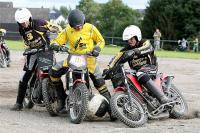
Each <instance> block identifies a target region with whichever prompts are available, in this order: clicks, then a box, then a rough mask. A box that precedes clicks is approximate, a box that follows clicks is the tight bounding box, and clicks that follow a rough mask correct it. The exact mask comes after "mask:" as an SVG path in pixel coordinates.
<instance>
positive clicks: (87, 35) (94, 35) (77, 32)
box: [50, 9, 112, 120]
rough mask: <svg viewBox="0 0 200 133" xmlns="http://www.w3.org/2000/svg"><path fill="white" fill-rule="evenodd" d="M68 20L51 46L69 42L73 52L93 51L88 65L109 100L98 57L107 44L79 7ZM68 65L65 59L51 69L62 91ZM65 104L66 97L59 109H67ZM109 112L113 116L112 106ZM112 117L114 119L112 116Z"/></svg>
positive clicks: (53, 78) (54, 80)
mask: <svg viewBox="0 0 200 133" xmlns="http://www.w3.org/2000/svg"><path fill="white" fill-rule="evenodd" d="M68 22H69V24H68V25H67V27H66V29H65V30H63V31H62V32H61V33H60V34H59V35H58V36H57V38H56V39H55V40H54V41H53V42H52V43H51V46H52V47H54V49H55V48H56V47H57V48H59V46H60V45H63V44H66V43H69V51H70V52H71V53H75V54H86V53H89V52H91V53H92V55H93V56H88V57H87V67H88V70H89V73H90V78H91V79H92V81H93V83H94V86H95V88H96V89H97V90H98V91H99V93H100V94H101V95H103V96H104V97H105V98H106V99H108V101H109V99H110V93H109V91H108V89H107V87H106V85H105V80H104V79H103V77H102V74H101V71H100V68H99V65H98V64H97V59H96V57H98V56H99V53H100V51H101V50H102V49H103V47H104V45H105V41H104V39H103V37H102V35H101V33H100V32H99V31H98V30H97V28H96V27H95V26H94V25H92V24H89V23H85V15H84V14H83V12H82V11H80V10H78V9H75V10H72V11H71V12H70V13H69V16H68ZM58 44H59V45H58ZM67 66H68V65H67V61H66V60H64V61H61V62H59V63H58V64H56V65H55V66H53V67H52V69H51V71H50V75H51V79H52V81H53V82H54V83H55V85H56V86H57V87H58V86H59V87H60V91H62V93H65V92H64V91H63V90H64V89H63V83H62V81H61V79H60V77H61V76H62V75H63V74H65V70H66V69H67ZM64 105H65V99H63V101H62V104H61V106H60V109H59V110H63V109H65V108H64ZM108 113H109V115H110V116H111V110H110V108H109V110H108ZM110 118H111V120H112V116H111V117H110Z"/></svg>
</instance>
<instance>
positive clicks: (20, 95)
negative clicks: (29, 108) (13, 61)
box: [11, 81, 27, 111]
mask: <svg viewBox="0 0 200 133" xmlns="http://www.w3.org/2000/svg"><path fill="white" fill-rule="evenodd" d="M26 88H27V85H26V84H24V83H23V82H21V81H20V82H19V87H18V94H17V101H16V104H15V105H14V106H13V107H12V108H11V110H12V111H20V110H22V108H23V104H22V103H23V100H24V97H25V94H26Z"/></svg>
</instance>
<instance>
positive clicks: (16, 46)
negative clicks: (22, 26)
mask: <svg viewBox="0 0 200 133" xmlns="http://www.w3.org/2000/svg"><path fill="white" fill-rule="evenodd" d="M6 44H7V45H8V47H9V48H10V49H12V50H23V49H24V44H23V42H22V41H11V40H6Z"/></svg>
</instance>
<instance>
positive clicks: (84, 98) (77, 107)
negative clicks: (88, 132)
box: [69, 83, 89, 124]
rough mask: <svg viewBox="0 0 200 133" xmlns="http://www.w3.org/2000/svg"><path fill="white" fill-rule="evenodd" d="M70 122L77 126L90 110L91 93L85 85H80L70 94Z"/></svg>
mask: <svg viewBox="0 0 200 133" xmlns="http://www.w3.org/2000/svg"><path fill="white" fill-rule="evenodd" d="M69 99H70V103H69V104H70V109H69V111H70V113H69V115H70V121H71V122H72V123H75V124H79V123H81V122H82V121H83V120H84V118H85V116H86V114H87V110H88V101H89V91H88V88H87V86H86V85H85V84H84V83H78V84H77V85H76V86H75V87H74V88H73V90H71V91H70V94H69Z"/></svg>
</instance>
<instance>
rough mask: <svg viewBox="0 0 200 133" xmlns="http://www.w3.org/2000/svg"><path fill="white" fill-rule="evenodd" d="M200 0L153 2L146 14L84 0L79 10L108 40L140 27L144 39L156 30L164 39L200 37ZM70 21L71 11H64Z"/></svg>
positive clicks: (116, 1) (112, 1)
mask: <svg viewBox="0 0 200 133" xmlns="http://www.w3.org/2000/svg"><path fill="white" fill-rule="evenodd" d="M199 7H200V0H150V1H149V3H148V6H147V8H146V9H145V12H144V13H141V12H139V11H138V10H135V9H132V8H131V7H129V6H128V5H126V4H125V3H123V1H122V0H109V1H108V2H107V3H104V4H100V3H97V2H95V1H94V0H80V1H79V4H78V5H77V6H76V8H77V9H80V10H82V11H83V12H84V14H85V15H86V21H87V22H89V23H92V24H94V25H95V26H97V27H98V29H99V30H100V31H101V33H102V34H103V35H104V36H110V37H112V36H113V37H114V36H115V37H121V35H122V33H123V30H124V28H125V27H126V26H128V25H131V24H134V25H138V26H139V27H140V28H141V30H142V34H143V38H152V35H153V33H154V31H155V29H156V28H159V29H160V31H161V33H162V39H165V40H167V39H169V40H177V39H181V38H183V37H184V38H189V39H192V38H195V37H200V8H199ZM59 10H60V12H61V13H62V15H63V16H64V17H65V18H67V15H68V13H69V12H70V10H71V8H68V7H64V6H62V7H60V9H59Z"/></svg>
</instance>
